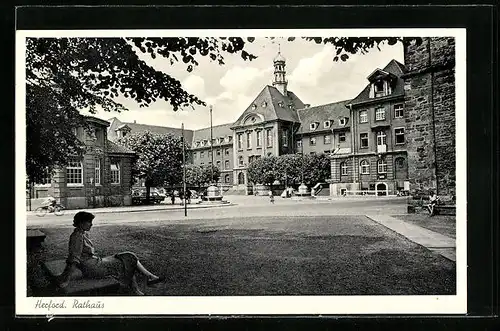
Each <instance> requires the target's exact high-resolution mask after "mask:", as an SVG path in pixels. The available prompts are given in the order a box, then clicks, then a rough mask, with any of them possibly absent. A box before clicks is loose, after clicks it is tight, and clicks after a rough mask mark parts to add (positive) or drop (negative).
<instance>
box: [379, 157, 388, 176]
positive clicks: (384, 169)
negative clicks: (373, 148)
mask: <svg viewBox="0 0 500 331" xmlns="http://www.w3.org/2000/svg"><path fill="white" fill-rule="evenodd" d="M377 171H378V173H379V174H385V173H387V163H386V162H385V160H384V159H380V160H378V162H377Z"/></svg>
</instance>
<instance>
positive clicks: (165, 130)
mask: <svg viewBox="0 0 500 331" xmlns="http://www.w3.org/2000/svg"><path fill="white" fill-rule="evenodd" d="M122 123H123V124H122V125H120V126H119V127H118V128H122V127H125V126H128V127H129V128H130V133H134V132H142V131H150V132H153V133H160V134H172V135H174V136H178V137H180V136H182V129H180V128H171V127H166V126H158V125H148V124H139V123H130V122H122ZM184 137H185V138H186V141H192V139H193V130H188V129H184Z"/></svg>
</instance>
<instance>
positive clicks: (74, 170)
mask: <svg viewBox="0 0 500 331" xmlns="http://www.w3.org/2000/svg"><path fill="white" fill-rule="evenodd" d="M66 183H67V184H68V185H70V186H71V185H83V164H82V162H81V161H70V162H69V163H68V166H67V167H66Z"/></svg>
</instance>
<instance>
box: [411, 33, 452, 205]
mask: <svg viewBox="0 0 500 331" xmlns="http://www.w3.org/2000/svg"><path fill="white" fill-rule="evenodd" d="M404 56H405V66H406V68H407V72H406V74H405V75H404V76H403V78H404V79H405V111H406V115H405V120H406V139H407V151H408V173H409V179H410V183H411V186H410V189H411V194H412V195H417V196H418V195H422V194H428V191H429V190H430V189H432V190H435V191H437V194H438V195H441V196H449V197H453V196H454V195H455V170H456V169H455V168H456V167H455V159H456V157H455V153H456V151H455V40H454V38H448V37H439V38H423V42H422V43H421V44H420V45H418V44H417V43H415V42H414V41H413V42H405V44H404Z"/></svg>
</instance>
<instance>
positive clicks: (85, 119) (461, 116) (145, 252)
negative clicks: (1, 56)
mask: <svg viewBox="0 0 500 331" xmlns="http://www.w3.org/2000/svg"><path fill="white" fill-rule="evenodd" d="M16 43H17V46H16V47H17V48H16V52H17V53H16V128H20V129H18V130H16V141H17V142H20V143H17V144H16V171H18V173H17V174H16V238H17V240H16V310H17V311H18V313H20V314H33V315H51V314H55V315H68V314H71V315H78V314H98V315H99V314H102V315H106V314H111V315H113V314H146V315H147V314H164V315H179V314H184V315H185V314H187V315H190V314H193V315H197V314H282V315H283V314H351V313H355V314H382V313H393V314H397V313H404V314H423V313H465V312H466V308H467V307H466V299H467V278H466V270H467V255H466V244H465V243H466V211H465V208H466V182H467V180H466V170H465V169H466V164H465V163H466V162H465V157H466V143H465V139H466V137H465V135H464V134H461V132H462V133H463V132H464V130H465V126H466V120H465V118H466V109H465V92H464V91H465V55H464V54H465V53H464V51H463V50H464V49H465V30H464V29H358V30H356V29H349V30H338V29H332V30H328V29H317V30H308V29H303V30H212V31H211V30H184V31H179V30H154V31H153V30H116V31H113V30H87V31H85V30H72V31H70V30H65V31H22V30H19V31H17V34H16ZM24 128H25V129H24Z"/></svg>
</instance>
